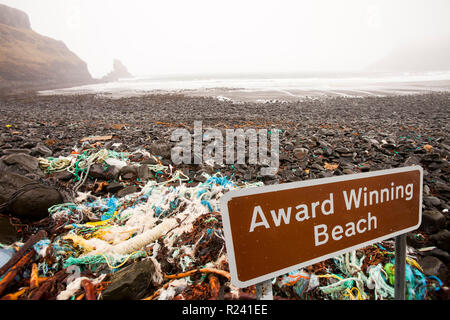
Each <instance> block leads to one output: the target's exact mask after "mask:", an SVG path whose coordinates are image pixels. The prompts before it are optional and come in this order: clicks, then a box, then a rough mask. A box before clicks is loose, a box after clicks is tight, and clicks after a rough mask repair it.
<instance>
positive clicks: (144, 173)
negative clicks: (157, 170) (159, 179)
mask: <svg viewBox="0 0 450 320" xmlns="http://www.w3.org/2000/svg"><path fill="white" fill-rule="evenodd" d="M136 171H137V177H138V178H139V179H142V180H148V179H150V177H152V174H151V173H150V170H149V168H148V166H147V165H145V164H144V165H141V166H140V167H138V168H137V170H136Z"/></svg>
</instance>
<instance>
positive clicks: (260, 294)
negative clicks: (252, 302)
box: [256, 280, 273, 300]
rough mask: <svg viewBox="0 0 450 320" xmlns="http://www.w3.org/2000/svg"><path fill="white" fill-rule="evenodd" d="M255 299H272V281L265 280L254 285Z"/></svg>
mask: <svg viewBox="0 0 450 320" xmlns="http://www.w3.org/2000/svg"><path fill="white" fill-rule="evenodd" d="M256 299H258V300H273V292H272V281H271V280H266V281H264V282H261V283H258V284H257V285H256Z"/></svg>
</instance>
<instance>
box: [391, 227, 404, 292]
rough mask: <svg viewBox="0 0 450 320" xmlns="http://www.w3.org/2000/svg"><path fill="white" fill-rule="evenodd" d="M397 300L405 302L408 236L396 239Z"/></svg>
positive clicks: (395, 284) (395, 286)
mask: <svg viewBox="0 0 450 320" xmlns="http://www.w3.org/2000/svg"><path fill="white" fill-rule="evenodd" d="M394 277H395V283H394V289H395V300H405V290H406V287H405V282H406V235H405V234H402V235H399V236H397V237H395V276H394Z"/></svg>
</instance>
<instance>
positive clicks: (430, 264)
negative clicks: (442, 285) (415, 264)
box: [419, 256, 449, 282]
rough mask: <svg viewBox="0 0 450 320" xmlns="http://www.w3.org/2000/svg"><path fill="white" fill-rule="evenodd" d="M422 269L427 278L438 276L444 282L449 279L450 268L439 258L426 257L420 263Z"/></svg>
mask: <svg viewBox="0 0 450 320" xmlns="http://www.w3.org/2000/svg"><path fill="white" fill-rule="evenodd" d="M419 264H420V266H421V267H422V270H423V273H424V274H425V275H427V276H436V277H438V278H439V279H441V280H442V281H443V282H446V281H447V279H448V271H449V270H448V268H447V266H446V265H445V264H444V263H443V262H442V261H441V260H439V259H438V258H436V257H433V256H425V257H424V258H423V259H420V261H419Z"/></svg>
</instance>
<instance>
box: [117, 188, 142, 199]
mask: <svg viewBox="0 0 450 320" xmlns="http://www.w3.org/2000/svg"><path fill="white" fill-rule="evenodd" d="M138 191H139V189H138V188H137V187H136V186H129V187H126V188H124V189H122V190H120V191H119V192H117V197H118V198H122V197H125V196H127V195H129V194H132V193H135V192H138Z"/></svg>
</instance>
